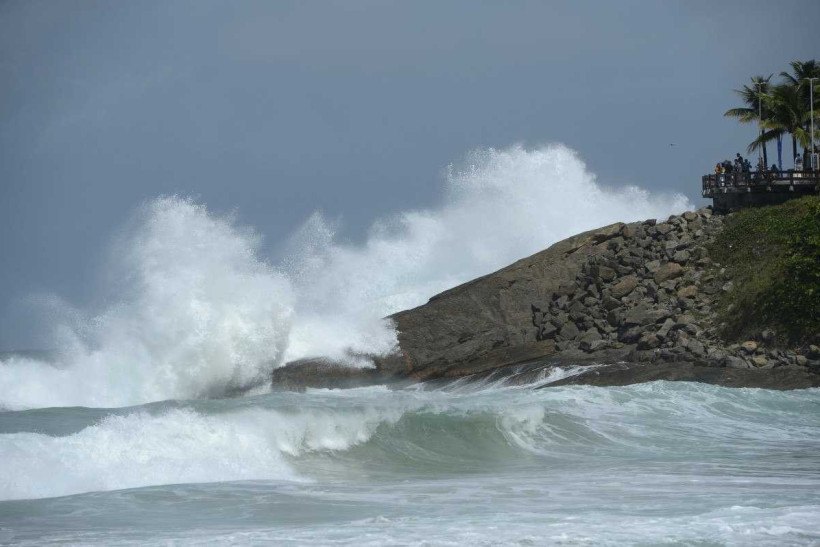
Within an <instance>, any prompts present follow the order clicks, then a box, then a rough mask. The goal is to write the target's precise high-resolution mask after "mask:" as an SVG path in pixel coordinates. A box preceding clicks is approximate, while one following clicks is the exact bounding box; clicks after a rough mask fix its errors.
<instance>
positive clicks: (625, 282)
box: [610, 275, 638, 298]
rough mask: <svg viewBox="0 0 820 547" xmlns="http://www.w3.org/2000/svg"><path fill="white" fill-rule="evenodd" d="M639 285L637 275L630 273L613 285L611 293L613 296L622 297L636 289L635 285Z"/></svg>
mask: <svg viewBox="0 0 820 547" xmlns="http://www.w3.org/2000/svg"><path fill="white" fill-rule="evenodd" d="M637 286H638V278H637V276H634V275H628V276H626V277H624V278H623V279H621V280H620V281H618V282H617V283H616V284H615V285H613V286H612V288H611V289H610V294H611V295H612V297H613V298H622V297H624V296H626V295H628V294H629V293H631V292H632V291H633V290H635V287H637Z"/></svg>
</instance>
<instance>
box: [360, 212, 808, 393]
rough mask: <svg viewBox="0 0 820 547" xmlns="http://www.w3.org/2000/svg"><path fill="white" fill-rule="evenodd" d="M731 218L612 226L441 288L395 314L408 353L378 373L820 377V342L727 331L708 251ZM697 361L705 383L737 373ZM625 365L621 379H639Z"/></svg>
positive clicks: (705, 215)
mask: <svg viewBox="0 0 820 547" xmlns="http://www.w3.org/2000/svg"><path fill="white" fill-rule="evenodd" d="M724 220H725V217H723V216H719V215H713V214H712V211H711V209H709V208H704V209H700V210H698V211H695V212H692V211H689V212H686V213H683V214H682V215H679V216H672V217H670V218H669V219H667V220H666V221H663V222H657V221H656V220H647V221H644V222H636V223H630V224H624V223H616V224H612V225H610V226H606V227H604V228H600V229H597V230H591V231H589V232H585V233H583V234H579V235H577V236H574V237H571V238H569V239H566V240H564V241H561V242H559V243H556V244H555V245H553V246H551V247H550V248H548V249H546V250H544V251H541V252H539V253H536V254H534V255H532V256H530V257H527V258H524V259H522V260H519V261H518V262H515V263H514V264H512V265H510V266H507V267H506V268H503V269H501V270H499V271H497V272H495V273H492V274H489V275H486V276H483V277H480V278H478V279H475V280H473V281H470V282H468V283H465V284H463V285H460V286H458V287H454V288H452V289H450V290H448V291H445V292H443V293H441V294H438V295H436V296H434V297H432V298H431V299H430V301H429V302H428V303H427V304H424V305H422V306H419V307H417V308H414V309H411V310H407V311H403V312H400V313H397V314H395V315H393V316H392V320H393V321H394V322H395V324H396V328H397V332H398V340H399V345H400V352H401V354H400V355H398V356H396V357H395V358H394V359H388V360H386V361H383V362H381V363H378V364H377V369H378V371H379V374H381V375H386V376H388V377H391V378H396V377H400V378H409V379H412V380H429V379H433V378H443V379H446V378H454V377H462V376H468V375H475V374H478V373H482V372H486V371H489V370H492V369H498V368H499V367H506V366H509V365H513V364H517V363H523V362H528V361H533V360H538V359H544V358H551V360H553V361H556V362H560V361H572V362H584V361H587V362H589V361H592V362H596V363H617V362H629V363H633V364H645V365H659V364H664V366H663V367H658V368H657V370H655V371H654V372H652V373H647V374H648V376H647V377H653V378H654V376H657V375H661V376H664V374H665V375H666V376H668V377H669V378H670V379H674V378H673V377H674V376H675V374H672V373H671V372H666V373H664V372H663V371H664V370H666V371H670V370H673V368H670V367H669V366H666V365H669V364H671V363H678V364H690V365H697V366H698V367H703V366H706V367H712V368H728V369H735V370H769V369H774V368H780V367H798V368H799V371H798V372H795V373H794V374H791V375H788V374H786V376H788V377H790V378H792V377H793V378H797V377H800V378H803V379H804V380H805V378H815V380H810V381H809V380H805V381H807V382H808V384H807V385H815V384H816V385H820V375H818V369H819V368H820V349H818V348H816V347H815V346H811V347H808V348H803V349H802V350H783V349H779V348H775V347H772V346H771V342H772V341H773V339H774V335H773V333H771V332H765V331H764V332H761V333H760V336H759V337H758V339H756V340H749V341H746V342H744V343H742V344H731V345H725V344H723V343H722V342H721V341H720V339H719V337H718V336H717V332H718V325H717V324H716V323H717V317H716V314H715V312H714V309H713V308H714V303H715V301H716V298H717V297H719V295H720V294H721V293H722V292H723V291H727V290H729V288H730V287H731V281H730V280H728V279H727V278H726V277H725V270H724V269H723V268H722V267H721V265H720V264H719V260H720V257H710V256H709V253H708V251H707V249H708V246H709V244H710V243H711V242H712V241H713V238H714V236H715V234H717V233H718V232H719V231H720V230H721V228H722V226H723V223H724ZM680 370H681V371H682V370H684V369H683V368H681V369H680ZM687 370H695V371H696V372H697V374H696V375H695V376H698V375H699V377H702V378H704V379H706V380H705V381H708V379H709V378H718V377H729V378H731V377H733V376H732V375H731V374H729V375H726V374H721V375H717V374H716V373H711V372H709V373H703V372H702V369H701V368H697V369H687ZM795 370H797V369H795ZM679 372H680V371H679ZM367 374H370V373H367ZM618 374H620V376H619V375H618ZM618 374H616V375H615V376H612V377H613V378H615V377H616V376H617V377H620V378H623V377H626V376H629V375H632V376H636V375H635V373H634V370H633V372H631V373H629V374H623V373H618ZM693 374H694V373H693ZM779 374H780V375H781V376H783V375H784V374H785V373H782V371H781V373H779ZM690 376H692V375H691V374H690ZM636 377H640V374H638V375H637V376H636ZM745 377H746V376H744V378H745ZM596 378H597V380H596V381H602V380H600V374H599V375H598V376H596ZM654 379H659V378H654ZM613 381H614V380H613ZM638 381H640V380H638ZM801 381H803V380H801ZM812 382H815V384H812ZM804 383H805V382H804ZM804 387H805V386H804Z"/></svg>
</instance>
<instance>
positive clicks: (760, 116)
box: [754, 80, 769, 172]
mask: <svg viewBox="0 0 820 547" xmlns="http://www.w3.org/2000/svg"><path fill="white" fill-rule="evenodd" d="M768 83H769V82H768V80H766V81H763V80H758V81H756V82H755V83H754V84H755V87H756V88H757V128H758V129H760V136H761V137H762V136H763V93H762V92H761V90H760V86H762V85H763V84H768ZM761 140H762V139H761ZM762 146H766V145H765V144H764V143H763V142H761V143H760V146H758V147H757V170H758V171H761V172H762V171H763V169H761V168H760V166H761V164H762V163H763V149H762V148H761V147H762Z"/></svg>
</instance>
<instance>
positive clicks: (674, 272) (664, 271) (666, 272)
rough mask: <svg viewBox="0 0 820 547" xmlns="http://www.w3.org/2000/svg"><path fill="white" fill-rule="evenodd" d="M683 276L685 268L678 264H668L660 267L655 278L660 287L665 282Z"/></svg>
mask: <svg viewBox="0 0 820 547" xmlns="http://www.w3.org/2000/svg"><path fill="white" fill-rule="evenodd" d="M681 275H683V266H681V265H680V264H678V263H677V262H667V263H666V264H663V265H662V266H660V267H659V268H658V269H657V271H655V275H654V276H653V278H654V280H655V283H657V284H658V285H660V284H661V283H663V282H664V281H669V280H670V279H675V278H678V277H680V276H681Z"/></svg>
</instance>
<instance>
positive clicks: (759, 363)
mask: <svg viewBox="0 0 820 547" xmlns="http://www.w3.org/2000/svg"><path fill="white" fill-rule="evenodd" d="M752 364H753V365H754V366H756V367H765V366H766V365H768V364H769V360H768V359H766V357H765V356H764V355H755V356H754V357H752Z"/></svg>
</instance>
